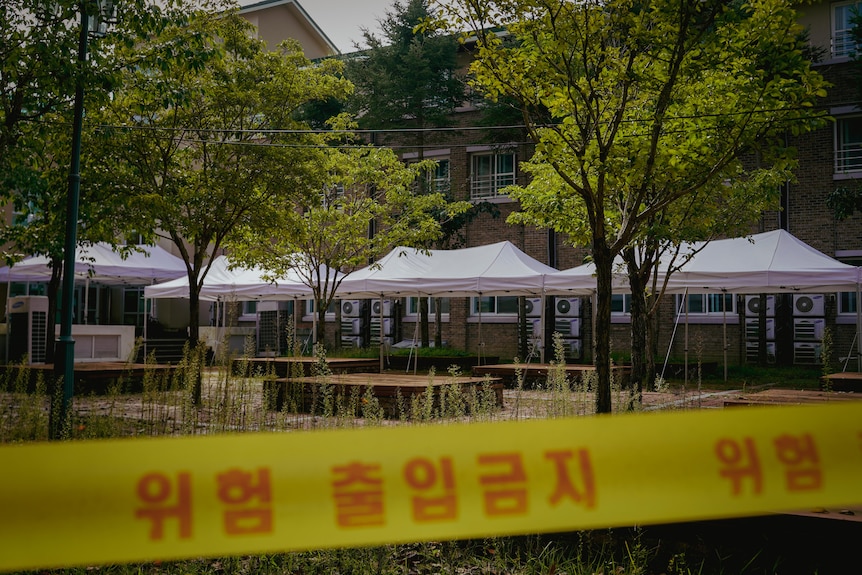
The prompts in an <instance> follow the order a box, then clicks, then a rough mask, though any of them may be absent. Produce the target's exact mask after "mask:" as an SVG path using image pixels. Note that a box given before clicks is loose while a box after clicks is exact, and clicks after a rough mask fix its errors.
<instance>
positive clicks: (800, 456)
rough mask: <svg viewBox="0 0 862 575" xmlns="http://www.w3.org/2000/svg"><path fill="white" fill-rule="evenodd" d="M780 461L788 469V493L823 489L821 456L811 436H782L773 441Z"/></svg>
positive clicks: (786, 475)
mask: <svg viewBox="0 0 862 575" xmlns="http://www.w3.org/2000/svg"><path fill="white" fill-rule="evenodd" d="M773 443H774V444H775V453H776V455H777V456H778V460H779V461H780V462H781V463H783V464H784V465H785V466H786V467H787V471H786V473H785V475H784V477H785V479H786V481H787V489H788V491H810V490H813V489H820V488H821V487H823V473H822V471H821V469H820V456H819V455H818V454H817V446H815V445H814V438H813V437H811V435H810V434H807V433H806V434H805V435H800V436H794V435H787V434H785V435H781V436H779V437H776V438H775V440H774V441H773Z"/></svg>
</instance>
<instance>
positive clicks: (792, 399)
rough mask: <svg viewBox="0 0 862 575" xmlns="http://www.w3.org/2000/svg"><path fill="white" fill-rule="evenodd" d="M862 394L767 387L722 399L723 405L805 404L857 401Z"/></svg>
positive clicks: (861, 397) (860, 398)
mask: <svg viewBox="0 0 862 575" xmlns="http://www.w3.org/2000/svg"><path fill="white" fill-rule="evenodd" d="M859 400H862V395H858V394H855V393H833V392H829V391H814V390H801V389H767V390H766V391H760V392H757V393H747V394H744V395H743V394H740V395H738V396H736V397H728V398H727V399H725V400H724V406H725V407H736V406H753V405H805V404H811V403H830V402H836V401H859Z"/></svg>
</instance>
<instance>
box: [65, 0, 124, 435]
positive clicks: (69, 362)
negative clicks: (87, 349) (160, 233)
mask: <svg viewBox="0 0 862 575" xmlns="http://www.w3.org/2000/svg"><path fill="white" fill-rule="evenodd" d="M92 8H97V10H96V14H90V12H92V11H93V10H92ZM79 11H80V13H81V31H80V34H79V36H78V73H77V75H76V79H75V107H74V120H73V123H72V161H71V163H70V167H69V191H68V194H67V198H66V237H65V240H64V244H63V245H64V252H63V283H62V289H61V296H60V302H61V305H62V315H61V316H60V337H59V339H57V342H56V344H55V347H54V375H55V379H56V378H62V381H63V393H62V397H61V398H60V405H59V413H58V414H55V413H54V409H53V407H52V410H51V421H50V423H49V427H50V429H49V431H50V436H51V438H52V439H60V438H61V437H62V434H63V426H64V424H65V422H66V421H67V419H68V417H69V409H70V407H71V405H72V396H73V395H74V390H75V340H74V339H72V311H73V310H72V299H73V298H74V294H75V258H76V251H75V250H76V247H77V242H78V239H77V236H78V204H79V200H80V196H81V131H82V126H83V123H84V78H83V75H84V67H85V66H86V62H87V40H88V38H89V35H90V34H93V35H94V36H98V35H103V34H104V33H105V31H106V29H107V24H108V23H109V22H111V21H113V20H114V18H115V17H116V7H115V5H114V1H113V0H96V1H95V2H88V1H87V0H84V1H83V2H81V4H80V5H79Z"/></svg>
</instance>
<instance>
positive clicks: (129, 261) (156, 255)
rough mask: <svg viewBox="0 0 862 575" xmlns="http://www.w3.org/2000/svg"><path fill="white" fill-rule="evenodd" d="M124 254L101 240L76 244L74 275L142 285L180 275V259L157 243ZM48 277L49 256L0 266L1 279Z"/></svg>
mask: <svg viewBox="0 0 862 575" xmlns="http://www.w3.org/2000/svg"><path fill="white" fill-rule="evenodd" d="M137 248H138V249H140V250H143V251H132V252H130V253H129V254H128V255H127V256H126V257H125V258H124V257H123V256H122V255H121V254H120V253H118V252H116V251H114V250H113V248H112V247H111V246H110V245H108V244H104V243H97V244H93V245H88V246H79V247H78V249H77V251H76V256H77V257H76V263H75V275H76V276H77V277H80V278H81V279H89V280H90V281H92V282H97V283H103V284H109V285H145V284H150V283H153V282H158V281H165V280H170V279H173V278H177V277H180V276H183V275H184V274H185V273H186V266H185V263H184V262H183V260H182V259H180V258H178V257H176V256H174V255H172V254H170V253H169V252H168V251H166V250H165V249H163V248H161V247H159V246H137ZM50 279H51V267H50V265H49V260H48V258H47V257H44V256H34V257H30V258H26V259H24V260H22V261H21V262H18V263H17V264H15V265H14V266H11V267H4V268H0V281H2V282H47V281H48V280H50Z"/></svg>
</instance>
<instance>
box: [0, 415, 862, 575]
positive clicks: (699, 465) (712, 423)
mask: <svg viewBox="0 0 862 575" xmlns="http://www.w3.org/2000/svg"><path fill="white" fill-rule="evenodd" d="M860 503H862V402H860V403H857V402H842V403H841V404H829V405H820V406H801V407H766V408H755V407H750V408H738V409H726V410H720V411H686V412H672V413H668V412H665V413H650V414H633V415H614V416H603V417H590V418H584V417H581V418H574V419H557V420H533V421H513V422H501V423H480V424H457V425H424V426H404V427H391V428H373V429H358V430H356V429H354V430H338V431H321V432H312V433H265V434H243V435H229V436H209V437H189V438H162V439H127V440H110V441H88V442H80V443H77V442H68V443H57V444H24V445H10V446H3V447H0V570H14V569H32V568H48V567H59V566H72V565H86V564H97V563H116V562H128V561H146V560H155V559H162V560H165V559H178V558H184V557H199V556H204V555H217V556H225V555H230V554H251V553H264V552H277V551H294V550H306V549H314V548H325V547H347V546H357V545H377V544H384V543H397V542H406V541H422V540H442V539H453V538H471V537H484V536H495V535H505V534H520V533H537V532H549V531H560V530H577V529H592V528H604V527H614V526H626V525H635V524H650V523H659V522H662V523H663V522H674V521H686V520H699V519H712V518H723V517H734V516H744V515H753V514H760V513H765V512H770V511H787V510H795V509H806V508H811V507H815V506H818V507H819V506H836V505H841V506H850V505H856V504H860Z"/></svg>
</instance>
